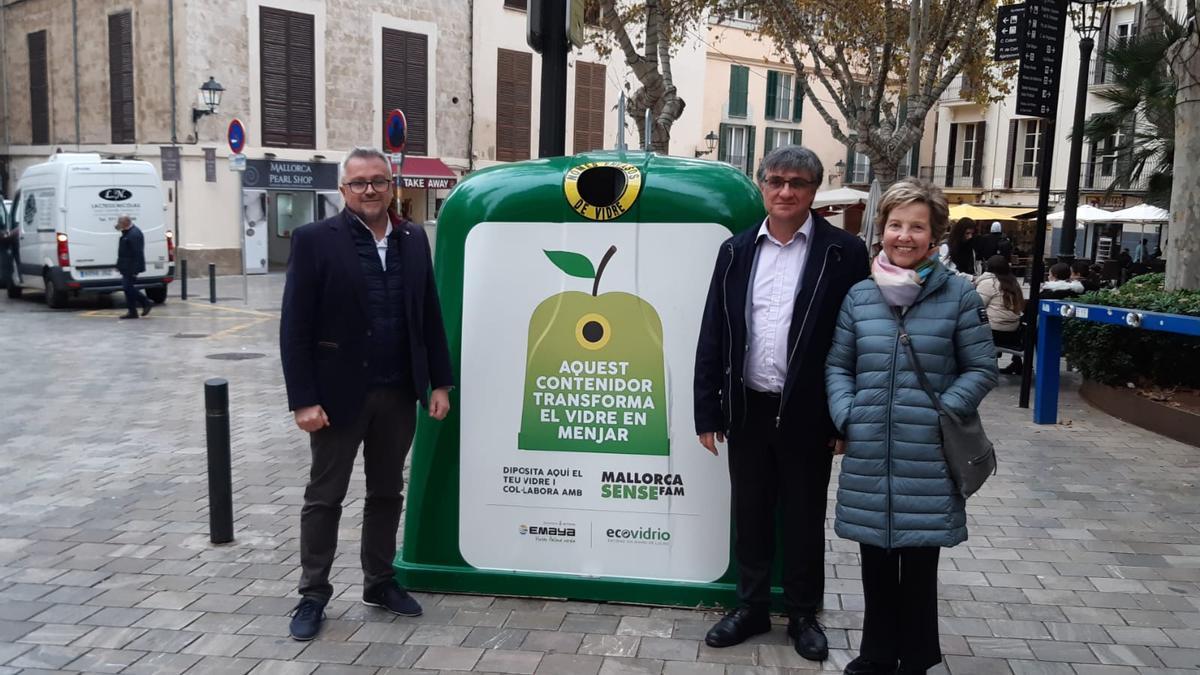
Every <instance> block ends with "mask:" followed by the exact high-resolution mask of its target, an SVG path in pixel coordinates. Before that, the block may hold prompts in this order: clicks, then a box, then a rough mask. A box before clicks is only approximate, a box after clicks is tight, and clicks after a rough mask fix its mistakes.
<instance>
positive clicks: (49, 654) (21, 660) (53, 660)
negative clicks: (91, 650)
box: [7, 645, 87, 670]
mask: <svg viewBox="0 0 1200 675" xmlns="http://www.w3.org/2000/svg"><path fill="white" fill-rule="evenodd" d="M85 653H87V650H86V649H81V648H78V647H60V646H55V645H35V646H34V647H33V649H30V650H28V651H25V652H24V653H22V654H21V655H20V656H18V657H16V658H14V659H12V660H10V661H8V663H7V665H10V666H13V667H14V668H44V669H47V670H56V669H59V668H62V667H63V666H65V665H67V664H68V663H70V662H72V661H74V660H75V659H77V658H79V657H80V656H83V655H84V654H85Z"/></svg>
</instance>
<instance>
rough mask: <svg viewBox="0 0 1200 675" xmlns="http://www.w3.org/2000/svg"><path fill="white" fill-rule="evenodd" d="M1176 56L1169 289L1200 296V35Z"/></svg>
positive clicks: (1178, 48) (1176, 49)
mask: <svg viewBox="0 0 1200 675" xmlns="http://www.w3.org/2000/svg"><path fill="white" fill-rule="evenodd" d="M1172 52H1173V53H1172V54H1171V56H1172V58H1171V62H1172V65H1173V67H1174V71H1175V78H1176V85H1177V86H1178V93H1177V94H1176V97H1175V100H1176V102H1177V103H1176V108H1175V179H1174V181H1172V184H1173V186H1174V187H1173V189H1172V191H1171V220H1170V222H1169V223H1168V226H1167V247H1166V249H1165V253H1166V256H1167V279H1166V287H1167V290H1169V291H1174V290H1200V77H1198V75H1197V73H1200V33H1197V32H1194V31H1193V32H1192V33H1191V34H1189V35H1188V37H1187V38H1186V39H1185V40H1182V41H1180V43H1179V44H1178V45H1176V46H1175V47H1173V48H1172Z"/></svg>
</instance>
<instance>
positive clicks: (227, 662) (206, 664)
mask: <svg viewBox="0 0 1200 675" xmlns="http://www.w3.org/2000/svg"><path fill="white" fill-rule="evenodd" d="M257 665H258V661H256V660H254V659H239V658H234V657H229V656H205V657H203V658H201V659H200V660H199V661H197V662H196V664H195V665H193V666H192V667H191V668H189V669H188V670H187V675H193V674H194V675H209V673H212V674H213V675H246V673H248V672H250V671H251V670H253V669H254V667H255V666H257Z"/></svg>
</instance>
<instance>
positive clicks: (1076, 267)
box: [1042, 260, 1100, 293]
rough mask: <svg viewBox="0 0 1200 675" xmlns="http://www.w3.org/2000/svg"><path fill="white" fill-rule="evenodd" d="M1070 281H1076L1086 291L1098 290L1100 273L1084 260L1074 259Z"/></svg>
mask: <svg viewBox="0 0 1200 675" xmlns="http://www.w3.org/2000/svg"><path fill="white" fill-rule="evenodd" d="M1071 281H1078V282H1079V284H1080V285H1081V286H1083V290H1084V291H1086V292H1088V293H1091V292H1092V291H1098V290H1100V275H1099V274H1098V273H1097V272H1096V271H1095V270H1094V269H1093V266H1092V265H1088V262H1087V261H1086V260H1076V261H1075V262H1073V263H1071ZM1042 288H1045V286H1043V287H1042Z"/></svg>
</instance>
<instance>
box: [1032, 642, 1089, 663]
mask: <svg viewBox="0 0 1200 675" xmlns="http://www.w3.org/2000/svg"><path fill="white" fill-rule="evenodd" d="M1029 648H1030V649H1032V650H1033V655H1034V656H1035V657H1037V659H1038V660H1039V661H1051V662H1062V663H1098V662H1099V660H1098V659H1097V658H1096V655H1095V654H1094V653H1092V650H1091V649H1089V648H1088V645H1086V644H1084V643H1082V642H1055V641H1049V640H1030V641H1029Z"/></svg>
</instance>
